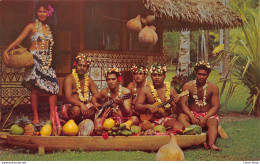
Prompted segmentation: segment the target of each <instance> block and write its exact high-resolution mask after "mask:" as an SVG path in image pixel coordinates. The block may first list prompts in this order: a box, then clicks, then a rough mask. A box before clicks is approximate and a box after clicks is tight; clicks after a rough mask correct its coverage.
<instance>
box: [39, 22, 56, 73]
mask: <svg viewBox="0 0 260 164" xmlns="http://www.w3.org/2000/svg"><path fill="white" fill-rule="evenodd" d="M35 22H36V32H40V33H41V34H44V33H43V28H42V23H41V22H39V21H38V19H36V21H35ZM46 28H47V32H48V34H47V35H48V36H49V37H50V47H49V52H50V57H49V59H48V63H46V61H45V60H46V58H47V52H45V51H44V52H43V54H42V55H39V53H38V56H39V58H40V59H41V61H42V65H43V69H45V70H48V69H49V67H50V65H51V61H52V47H53V44H54V41H53V36H52V32H51V30H50V27H49V26H48V25H47V24H46ZM41 39H42V45H41V48H42V49H44V48H45V38H44V36H42V37H41ZM36 49H38V45H37V41H36Z"/></svg>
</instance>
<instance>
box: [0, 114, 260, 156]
mask: <svg viewBox="0 0 260 164" xmlns="http://www.w3.org/2000/svg"><path fill="white" fill-rule="evenodd" d="M222 126H223V128H224V129H225V130H226V131H227V132H228V134H229V137H230V138H229V139H228V140H225V139H220V138H218V139H217V143H216V144H217V145H218V146H219V147H220V148H222V151H220V152H217V151H212V150H206V149H204V148H203V146H197V147H193V148H189V149H184V150H183V152H184V156H185V160H187V161H207V160H209V161H237V160H239V161H253V160H260V154H259V152H260V142H259V140H260V131H259V126H260V120H259V119H254V120H247V121H240V122H227V123H224V124H222ZM155 157H156V152H149V153H148V152H142V151H118V152H117V151H96V152H87V151H83V150H79V151H70V150H67V151H64V152H62V151H59V152H49V153H47V154H45V155H43V156H42V155H38V154H37V151H35V150H29V149H21V148H12V149H10V148H8V150H2V151H1V149H0V159H1V160H2V161H6V160H7V161H8V160H11V161H14V160H17V161H24V160H26V161H45V160H46V161H154V160H155Z"/></svg>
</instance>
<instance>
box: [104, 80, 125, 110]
mask: <svg viewBox="0 0 260 164" xmlns="http://www.w3.org/2000/svg"><path fill="white" fill-rule="evenodd" d="M121 95H122V85H119V91H118V94H117V96H118V97H120V96H121ZM107 97H108V98H109V97H111V91H110V89H108V92H107ZM118 109H119V105H117V106H116V107H115V108H112V112H114V113H116V112H117V111H118Z"/></svg>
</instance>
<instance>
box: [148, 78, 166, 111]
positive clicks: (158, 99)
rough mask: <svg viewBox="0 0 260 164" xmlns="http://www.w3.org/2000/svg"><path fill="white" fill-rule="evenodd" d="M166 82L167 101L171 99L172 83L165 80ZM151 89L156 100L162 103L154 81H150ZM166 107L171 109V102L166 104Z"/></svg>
mask: <svg viewBox="0 0 260 164" xmlns="http://www.w3.org/2000/svg"><path fill="white" fill-rule="evenodd" d="M164 84H165V85H166V89H165V98H166V101H167V100H169V99H170V94H171V85H170V83H169V82H164ZM150 90H151V92H152V95H153V97H154V99H155V101H156V102H159V103H162V100H161V99H160V98H159V96H158V93H157V91H156V89H154V85H153V83H150ZM164 107H165V109H169V108H170V107H171V104H169V103H168V104H166V105H165V106H164Z"/></svg>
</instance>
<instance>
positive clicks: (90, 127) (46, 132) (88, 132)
mask: <svg viewBox="0 0 260 164" xmlns="http://www.w3.org/2000/svg"><path fill="white" fill-rule="evenodd" d="M40 127H41V126H39V125H37V126H36V125H33V124H32V123H31V121H30V120H29V119H28V118H27V117H24V116H22V117H20V118H19V119H18V120H17V121H16V122H15V124H14V125H12V127H11V128H10V133H11V134H13V135H27V136H33V135H36V136H37V135H38V136H39V135H40V136H51V135H52V130H53V129H52V123H51V121H47V122H46V124H44V125H43V126H42V127H41V128H40ZM170 133H171V134H174V135H177V134H178V135H197V134H201V133H202V128H201V127H200V126H198V125H190V126H189V127H188V128H185V129H184V128H183V127H182V126H179V125H178V124H177V125H176V126H169V125H166V124H165V126H164V125H156V124H154V123H151V122H150V121H147V120H144V121H143V122H141V123H140V121H139V119H138V118H137V117H136V116H131V117H128V118H127V117H124V118H119V117H112V118H106V117H104V118H103V117H102V118H98V119H96V120H95V121H92V120H90V119H84V120H83V121H82V122H80V124H79V125H77V124H76V123H75V122H74V120H72V119H71V120H69V121H67V122H66V123H65V124H64V126H63V128H62V135H65V136H76V135H78V136H102V137H103V138H104V139H107V138H108V137H109V136H150V135H156V136H160V135H169V134H170Z"/></svg>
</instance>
